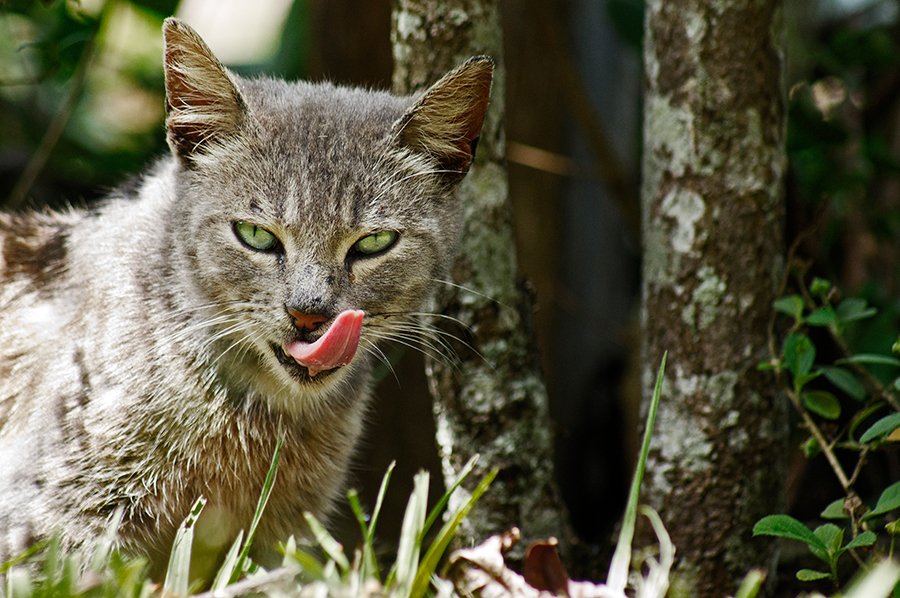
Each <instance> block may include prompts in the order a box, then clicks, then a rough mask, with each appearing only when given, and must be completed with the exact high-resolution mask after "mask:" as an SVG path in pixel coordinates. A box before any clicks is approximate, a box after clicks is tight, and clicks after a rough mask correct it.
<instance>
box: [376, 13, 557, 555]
mask: <svg viewBox="0 0 900 598" xmlns="http://www.w3.org/2000/svg"><path fill="white" fill-rule="evenodd" d="M392 43H393V47H394V88H395V91H398V92H401V93H409V92H413V91H416V90H418V89H422V88H423V87H425V86H426V85H427V84H430V83H433V82H434V81H435V80H436V79H437V78H438V77H439V76H440V75H441V74H442V73H444V72H446V71H448V70H450V69H451V68H453V67H455V66H456V65H458V64H460V63H462V62H463V61H465V60H466V59H467V58H469V57H471V56H474V55H479V54H486V55H489V56H491V57H493V59H494V61H495V72H494V83H493V89H492V92H491V103H490V107H489V108H488V115H487V118H486V119H485V122H484V127H483V129H482V132H481V140H480V142H479V144H478V155H477V156H476V161H475V164H474V165H473V166H472V169H471V170H470V172H469V174H468V176H467V177H466V179H465V181H464V182H463V185H462V187H461V188H460V192H459V198H460V200H461V201H462V202H463V204H464V206H465V208H464V211H465V225H464V232H463V236H462V242H461V247H460V256H461V257H460V258H459V259H458V260H457V262H456V265H455V267H454V271H453V274H452V283H453V284H454V285H458V286H450V285H448V286H447V289H446V291H447V292H446V293H444V295H443V296H442V297H441V299H440V303H441V307H442V308H443V313H444V314H445V315H448V316H450V317H452V318H456V319H458V320H460V321H461V322H464V323H465V324H467V325H468V326H470V327H471V330H472V335H471V336H470V337H469V338H467V339H466V342H468V343H469V344H470V345H471V347H472V349H474V351H471V350H468V349H465V348H461V350H460V351H459V356H460V361H459V362H458V363H456V364H446V363H443V362H441V361H435V360H429V361H428V364H427V369H428V376H429V383H430V386H431V390H432V394H433V395H434V397H435V403H434V412H435V421H436V426H437V441H438V450H439V453H440V457H441V462H442V467H443V475H444V479H445V481H446V482H447V483H450V482H451V481H453V480H455V479H456V477H457V474H458V473H459V471H460V470H461V468H462V466H463V465H464V464H465V463H466V461H467V460H468V459H469V458H470V457H471V456H472V455H474V454H476V453H478V454H480V455H481V459H480V462H479V465H478V467H477V469H476V471H475V472H474V474H473V475H471V476H470V477H469V482H471V484H469V485H468V487H469V488H471V487H473V486H474V485H475V484H476V483H477V482H478V481H479V480H480V479H481V477H483V475H484V474H485V473H487V472H488V471H489V470H490V469H491V468H493V467H499V469H500V471H499V474H498V476H497V479H496V480H495V481H494V483H493V485H492V487H491V489H490V491H489V492H488V493H487V494H486V495H485V496H484V497H482V499H481V500H480V501H479V503H478V505H477V506H476V508H475V510H474V511H473V512H472V514H471V515H470V516H469V517H468V518H467V521H466V522H465V523H464V525H463V526H462V529H461V530H460V532H459V533H460V536H461V537H462V538H463V539H464V541H465V540H467V539H471V540H477V541H481V540H483V539H484V538H486V537H488V536H489V535H491V534H495V533H498V532H502V531H505V530H507V529H509V528H510V527H512V526H518V527H519V528H520V529H521V531H522V536H523V539H524V540H525V542H522V543H521V544H520V546H524V545H526V544H527V541H528V540H529V539H533V538H538V537H543V538H546V537H548V536H557V537H565V536H566V535H567V534H566V532H565V530H566V526H565V524H564V522H565V516H564V514H563V513H564V511H563V507H562V503H561V501H560V499H559V493H558V490H557V488H556V483H555V481H554V477H553V460H552V434H551V426H550V422H549V414H548V406H547V393H546V389H545V387H544V383H543V379H542V377H541V373H540V365H539V363H538V359H537V354H536V350H535V348H534V347H535V346H534V343H533V332H532V323H531V302H530V300H529V297H528V295H527V293H524V292H523V289H522V288H521V287H520V286H519V285H518V284H517V273H516V254H515V249H514V245H513V235H512V230H511V226H510V213H509V203H508V198H507V195H508V193H507V177H506V170H505V167H504V152H505V147H504V144H505V140H504V135H503V128H502V120H503V101H504V76H505V73H504V69H503V59H502V54H501V49H502V37H501V27H500V9H499V2H498V1H497V0H449V1H440V2H439V1H437V0H397V1H396V2H395V4H394V13H393V28H392ZM453 332H454V333H455V334H459V332H460V331H459V330H458V329H457V330H454V331H453ZM465 494H466V493H465V492H462V493H457V495H456V497H455V499H454V500H455V501H460V500H464V499H465V496H464V495H465ZM451 506H452V505H451Z"/></svg>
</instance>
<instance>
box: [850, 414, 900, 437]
mask: <svg viewBox="0 0 900 598" xmlns="http://www.w3.org/2000/svg"><path fill="white" fill-rule="evenodd" d="M897 428H900V413H892V414H890V415H888V416H885V417H882V418H881V419H879V420H878V421H877V422H875V423H874V424H872V426H871V427H870V428H869V429H868V430H866V431H865V433H864V434H863V435H862V436H861V437H860V439H859V441H860V442H862V443H863V444H865V443H867V442H872V441H873V440H880V439H881V438H882V437H883V436H887V435H888V434H890V433H891V432H893V431H894V430H896V429H897Z"/></svg>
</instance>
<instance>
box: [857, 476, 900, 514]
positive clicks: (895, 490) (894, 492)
mask: <svg viewBox="0 0 900 598" xmlns="http://www.w3.org/2000/svg"><path fill="white" fill-rule="evenodd" d="M898 507H900V482H895V483H893V484H891V485H890V486H888V487H887V488H885V489H884V491H883V492H882V493H881V496H879V497H878V502H877V503H876V504H875V508H874V509H872V510H871V511H869V512H868V513H866V515H865V517H863V519H870V518H872V517H877V516H878V515H883V514H885V513H887V512H888V511H893V510H894V509H896V508H898Z"/></svg>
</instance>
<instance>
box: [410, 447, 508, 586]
mask: <svg viewBox="0 0 900 598" xmlns="http://www.w3.org/2000/svg"><path fill="white" fill-rule="evenodd" d="M469 463H471V464H472V465H474V458H473V459H471V460H470V461H469ZM498 471H500V470H499V469H498V468H496V467H495V468H494V469H492V470H491V471H490V472H489V473H488V474H487V475H486V476H484V479H482V480H481V482H480V483H479V484H478V486H476V487H475V490H473V491H472V495H471V496H470V497H469V500H467V501H466V503H465V504H464V505H462V506H461V507H460V508H459V509H458V510H457V511H456V513H454V514H453V516H452V517H451V518H449V519H448V520H447V522H446V523H444V526H443V527H442V528H441V531H439V532H438V535H437V537H436V538H435V539H434V542H432V543H431V546H429V547H428V551H427V552H426V553H425V557H424V558H423V559H422V562H421V563H420V564H419V570H418V571H417V572H416V578H415V580H414V581H413V585H412V589H411V590H410V594H409V595H410V598H421V597H422V596H424V595H425V592H426V591H427V590H428V583H429V582H430V581H431V576H432V575H433V574H434V571H435V570H436V569H437V566H438V563H439V562H440V560H441V557H443V556H444V552H445V551H446V550H447V546H449V545H450V541H451V540H452V539H453V536H454V534H455V533H456V528H457V527H459V524H460V523H462V521H463V519H465V518H466V517H467V516H468V515H469V512H470V511H471V510H472V507H474V506H475V503H476V502H478V499H479V498H481V495H482V494H484V493H485V492H486V491H487V489H488V486H490V485H491V482H493V481H494V478H496V477H497V472H498ZM466 473H467V474H468V472H466ZM455 488H456V485H454V489H455ZM447 494H449V492H448V493H447Z"/></svg>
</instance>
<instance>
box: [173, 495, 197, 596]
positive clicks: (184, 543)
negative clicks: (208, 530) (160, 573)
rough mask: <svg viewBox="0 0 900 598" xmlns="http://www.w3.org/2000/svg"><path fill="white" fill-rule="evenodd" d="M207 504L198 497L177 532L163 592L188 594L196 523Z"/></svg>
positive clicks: (176, 594) (178, 594)
mask: <svg viewBox="0 0 900 598" xmlns="http://www.w3.org/2000/svg"><path fill="white" fill-rule="evenodd" d="M204 505H206V499H205V498H203V497H202V496H201V497H200V498H198V499H197V502H195V503H194V506H193V507H191V512H190V513H189V514H188V516H187V517H186V518H185V520H184V522H182V524H181V527H179V528H178V531H177V532H175V540H174V541H173V542H172V552H171V553H170V554H169V567H168V569H166V580H165V582H163V593H164V594H169V595H175V596H186V595H187V593H188V589H189V586H190V581H191V547H192V546H193V544H194V525H195V524H196V523H197V518H198V517H199V516H200V512H201V511H202V510H203V507H204Z"/></svg>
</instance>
